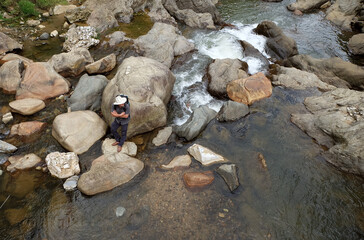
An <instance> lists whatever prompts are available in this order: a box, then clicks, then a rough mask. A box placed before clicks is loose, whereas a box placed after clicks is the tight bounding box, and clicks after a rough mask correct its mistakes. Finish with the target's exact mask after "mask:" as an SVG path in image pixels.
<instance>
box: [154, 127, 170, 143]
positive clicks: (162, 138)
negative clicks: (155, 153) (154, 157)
mask: <svg viewBox="0 0 364 240" xmlns="http://www.w3.org/2000/svg"><path fill="white" fill-rule="evenodd" d="M171 134H172V127H166V128H163V129H162V130H159V132H158V135H157V136H156V137H155V138H154V139H153V140H152V143H153V144H154V145H155V146H161V145H163V144H165V143H167V141H168V139H169V137H170V136H171Z"/></svg>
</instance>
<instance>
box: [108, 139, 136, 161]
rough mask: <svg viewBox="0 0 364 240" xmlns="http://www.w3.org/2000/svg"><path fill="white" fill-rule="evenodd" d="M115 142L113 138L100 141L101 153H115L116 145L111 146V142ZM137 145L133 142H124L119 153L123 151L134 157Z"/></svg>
mask: <svg viewBox="0 0 364 240" xmlns="http://www.w3.org/2000/svg"><path fill="white" fill-rule="evenodd" d="M114 142H115V139H111V138H106V139H105V140H104V141H103V142H102V147H101V149H102V153H103V154H104V155H111V154H114V153H117V148H118V146H112V144H113V143H114ZM137 150H138V147H137V145H136V144H135V143H133V142H124V144H123V148H122V149H121V151H120V152H121V153H125V154H126V155H129V156H131V157H135V156H136V154H137Z"/></svg>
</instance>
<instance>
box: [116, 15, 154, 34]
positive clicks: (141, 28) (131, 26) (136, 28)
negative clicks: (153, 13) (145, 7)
mask: <svg viewBox="0 0 364 240" xmlns="http://www.w3.org/2000/svg"><path fill="white" fill-rule="evenodd" d="M153 24H154V23H153V22H152V20H151V19H150V17H149V16H148V14H146V13H145V12H142V11H141V12H138V13H134V16H133V20H132V21H131V22H130V23H119V27H117V28H114V29H111V31H109V32H115V31H123V32H125V34H126V36H127V37H129V38H133V39H136V38H138V37H139V36H142V35H145V34H147V33H148V32H149V30H150V29H152V27H153Z"/></svg>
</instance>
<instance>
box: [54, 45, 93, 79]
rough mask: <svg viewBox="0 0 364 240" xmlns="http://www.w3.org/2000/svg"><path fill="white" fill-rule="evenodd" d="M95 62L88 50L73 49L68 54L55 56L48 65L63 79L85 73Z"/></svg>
mask: <svg viewBox="0 0 364 240" xmlns="http://www.w3.org/2000/svg"><path fill="white" fill-rule="evenodd" d="M93 62H94V60H93V58H92V56H91V54H90V52H89V51H88V50H87V49H86V48H77V49H73V50H72V51H70V52H68V53H60V54H56V55H53V56H52V57H51V59H49V60H48V63H49V64H50V65H51V66H53V68H54V69H55V70H56V72H58V73H59V74H61V75H62V76H63V77H70V76H72V77H75V76H78V75H80V74H81V73H82V72H84V71H85V67H86V65H88V64H90V63H93Z"/></svg>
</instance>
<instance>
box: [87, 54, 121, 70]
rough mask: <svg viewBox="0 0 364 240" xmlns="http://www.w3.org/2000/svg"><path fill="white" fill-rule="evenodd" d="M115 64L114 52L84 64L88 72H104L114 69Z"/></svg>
mask: <svg viewBox="0 0 364 240" xmlns="http://www.w3.org/2000/svg"><path fill="white" fill-rule="evenodd" d="M115 66H116V55H115V54H114V53H112V54H110V55H108V56H106V57H103V58H101V59H100V60H98V61H96V62H94V63H91V64H89V65H87V66H86V71H87V72H88V74H95V73H105V72H109V71H111V70H113V69H114V67H115Z"/></svg>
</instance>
